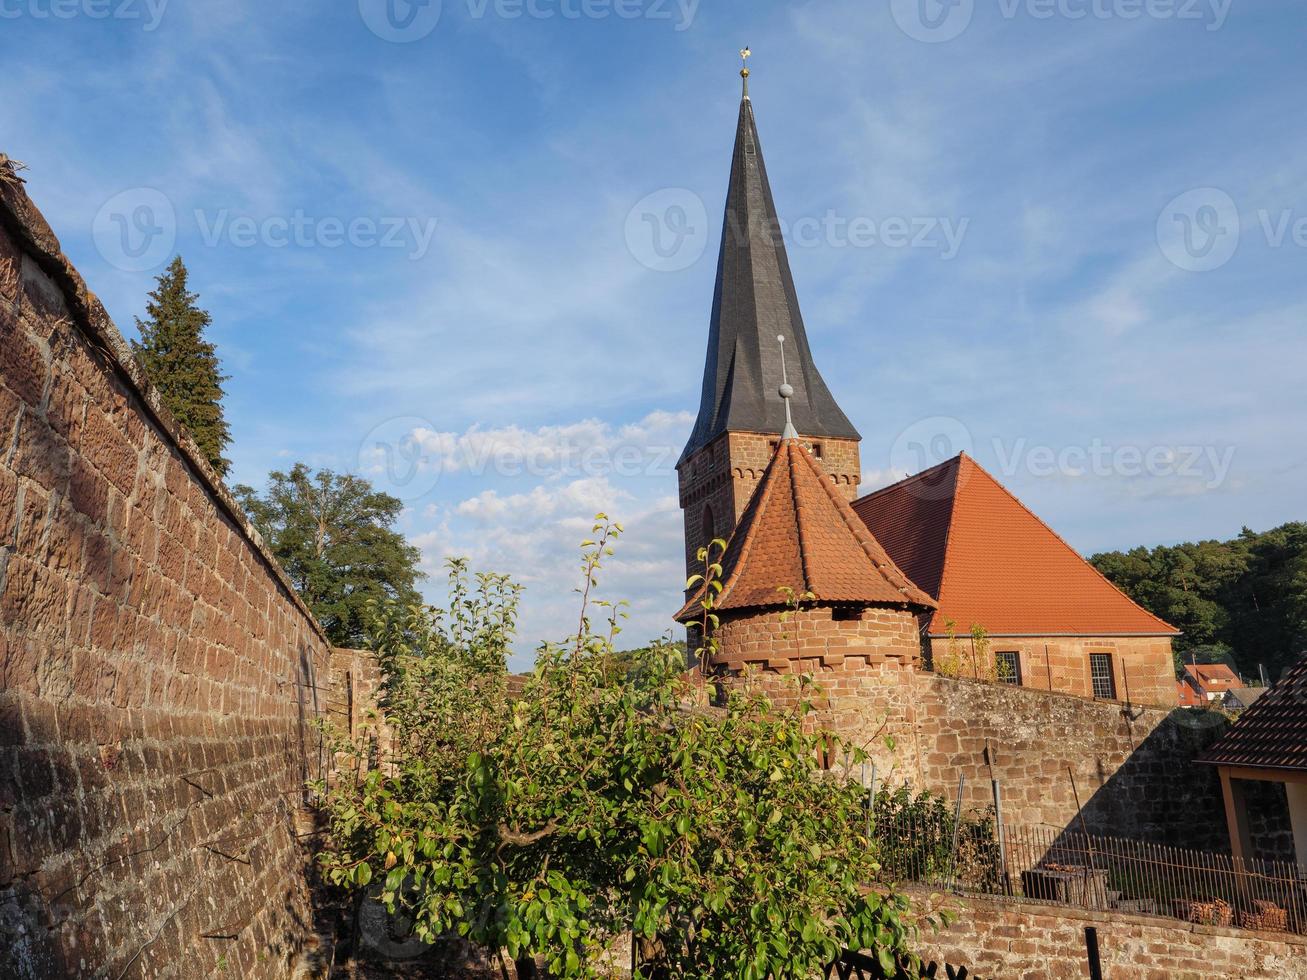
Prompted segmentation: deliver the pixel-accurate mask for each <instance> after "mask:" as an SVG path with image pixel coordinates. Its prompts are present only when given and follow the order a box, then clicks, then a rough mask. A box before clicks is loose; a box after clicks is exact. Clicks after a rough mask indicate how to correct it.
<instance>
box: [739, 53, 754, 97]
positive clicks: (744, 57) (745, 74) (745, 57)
mask: <svg viewBox="0 0 1307 980" xmlns="http://www.w3.org/2000/svg"><path fill="white" fill-rule="evenodd" d="M751 57H753V52H752V51H750V50H749V49H748V47H743V48H741V49H740V77H741V78H743V79H744V97H745V98H746V99H747V98H748V97H749V59H750V58H751Z"/></svg>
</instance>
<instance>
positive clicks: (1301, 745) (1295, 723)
mask: <svg viewBox="0 0 1307 980" xmlns="http://www.w3.org/2000/svg"><path fill="white" fill-rule="evenodd" d="M1199 761H1200V762H1211V763H1215V764H1217V765H1223V766H1248V767H1250V768H1254V769H1298V770H1307V657H1304V658H1302V659H1301V660H1299V661H1298V662H1297V663H1296V664H1294V665H1293V666H1292V667H1290V668H1289V670H1288V671H1286V672H1285V675H1284V676H1283V677H1281V678H1280V681H1279V683H1278V684H1276V685H1275V686H1274V687H1272V688H1271V689H1270V690H1269V691H1267V692H1266V693H1265V694H1263V695H1262V696H1261V697H1259V698H1258V699H1257V700H1256V701H1254V702H1253V704H1252V706H1251V707H1249V708H1248V709H1247V710H1246V711H1245V712H1244V713H1243V714H1242V715H1240V716H1239V719H1238V721H1236V722H1235V723H1234V724H1233V725H1231V726H1230V730H1229V731H1228V732H1226V733H1225V735H1224V736H1223V737H1222V738H1221V739H1219V740H1218V741H1217V742H1216V744H1215V745H1213V746H1212V747H1211V748H1210V749H1208V750H1207V751H1206V752H1205V753H1203V755H1202V756H1201V757H1200V758H1199Z"/></svg>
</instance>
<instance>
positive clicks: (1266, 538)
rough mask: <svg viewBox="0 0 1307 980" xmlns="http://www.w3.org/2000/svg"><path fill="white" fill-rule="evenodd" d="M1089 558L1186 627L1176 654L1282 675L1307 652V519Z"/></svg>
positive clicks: (1181, 659) (1182, 659)
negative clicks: (1218, 537)
mask: <svg viewBox="0 0 1307 980" xmlns="http://www.w3.org/2000/svg"><path fill="white" fill-rule="evenodd" d="M1090 561H1092V562H1093V564H1094V566H1095V567H1096V568H1097V569H1098V570H1099V571H1100V572H1102V573H1103V574H1104V575H1106V576H1107V577H1108V578H1109V579H1111V580H1112V581H1113V582H1114V583H1116V585H1117V586H1118V587H1119V588H1121V589H1122V590H1124V591H1125V592H1126V594H1128V595H1129V596H1130V597H1131V598H1132V599H1134V600H1135V601H1136V602H1138V603H1139V604H1140V605H1141V606H1143V607H1144V608H1145V609H1147V610H1148V611H1149V612H1152V613H1154V614H1155V615H1158V616H1161V617H1162V618H1163V619H1165V620H1166V621H1167V622H1168V623H1171V624H1173V625H1174V626H1175V627H1176V628H1178V629H1181V630H1183V631H1184V635H1183V636H1181V637H1179V638H1178V639H1177V640H1176V644H1175V650H1176V662H1177V667H1178V665H1179V664H1180V663H1188V662H1190V660H1191V659H1192V660H1196V661H1197V662H1199V663H1215V662H1219V661H1222V660H1225V659H1227V658H1232V659H1233V661H1234V666H1236V667H1237V668H1238V670H1239V671H1240V672H1241V673H1242V674H1244V676H1246V677H1248V678H1250V679H1255V678H1257V676H1258V666H1259V665H1265V667H1266V670H1267V672H1268V674H1269V676H1270V678H1271V679H1275V678H1277V677H1279V675H1280V673H1281V671H1283V670H1284V668H1285V667H1286V666H1288V665H1289V664H1290V663H1292V662H1293V661H1295V660H1297V659H1298V657H1300V656H1302V655H1303V654H1304V653H1307V523H1303V522H1300V521H1295V522H1292V523H1289V524H1285V525H1283V526H1281V527H1277V528H1275V529H1273V530H1270V531H1264V532H1261V533H1258V532H1255V531H1250V530H1249V529H1248V528H1244V529H1243V531H1241V532H1240V534H1239V536H1238V537H1236V538H1234V539H1232V540H1230V541H1199V542H1196V543H1186V544H1177V545H1170V546H1163V547H1157V548H1151V549H1150V548H1134V549H1132V550H1131V551H1126V552H1121V551H1110V552H1106V553H1104V554H1099V555H1094V556H1093V558H1091V559H1090Z"/></svg>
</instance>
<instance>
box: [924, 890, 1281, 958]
mask: <svg viewBox="0 0 1307 980" xmlns="http://www.w3.org/2000/svg"><path fill="white" fill-rule="evenodd" d="M903 891H904V893H905V894H907V895H908V896H909V897H914V898H917V899H926V898H928V897H933V898H934V899H935V900H936V901H935V903H934V904H936V905H939V904H941V903H940V902H939V901H938V900H939V899H940V898H941V897H943V898H944V899H945V900H946V901H947V902H949V903H956V905H957V906H958V907H960V908H961V909H963V911H964V913H965V910H967V909H968V908H970V907H972V906H978V907H980V908H983V909H986V910H991V911H994V912H1008V913H1014V914H1017V915H1038V916H1045V917H1047V918H1054V919H1070V920H1072V921H1075V922H1085V923H1088V924H1090V925H1101V924H1104V923H1107V924H1111V925H1119V926H1143V927H1146V928H1149V929H1165V930H1168V931H1170V932H1176V933H1179V932H1189V933H1193V934H1195V935H1198V936H1220V937H1224V938H1226V939H1244V940H1261V941H1263V942H1272V943H1282V944H1283V945H1285V946H1301V947H1302V949H1303V955H1304V956H1307V936H1300V935H1298V934H1297V933H1293V932H1265V931H1262V930H1260V929H1235V928H1232V927H1227V926H1212V925H1202V924H1200V923H1197V922H1185V921H1184V920H1182V919H1173V918H1171V917H1170V916H1165V915H1141V914H1139V913H1137V912H1110V911H1102V910H1098V909H1081V908H1076V907H1075V906H1072V905H1053V904H1046V903H1043V902H1026V901H1021V900H1019V899H1016V900H1013V899H1000V898H987V897H984V896H974V895H945V896H941V895H940V893H939V892H934V893H932V892H930V890H929V889H925V888H918V887H915V886H908V887H906V888H904V889H903ZM938 935H940V936H946V935H947V930H942V931H941V932H940V933H938Z"/></svg>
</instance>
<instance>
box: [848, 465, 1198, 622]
mask: <svg viewBox="0 0 1307 980" xmlns="http://www.w3.org/2000/svg"><path fill="white" fill-rule="evenodd" d="M853 509H854V511H856V512H857V514H858V516H859V517H860V518H862V520H863V521H865V522H866V524H867V527H868V528H869V529H870V530H871V532H872V534H873V535H874V536H875V537H876V539H877V540H879V541H880V542H881V543H882V544H883V545H884V546H885V548H886V550H887V551H888V552H889V554H890V556H891V557H892V558H893V559H894V561H895V562H897V563H898V565H899V567H900V568H902V569H903V570H904V572H906V573H907V574H908V575H910V576H911V577H912V579H913V581H915V582H917V583H919V584H920V585H921V587H922V588H924V589H925V590H926V591H927V592H929V593H930V594H931V595H932V596H933V597H934V598H935V599H937V600H938V602H939V608H938V609H937V611H936V612H935V615H934V617H933V618H932V620H931V623H930V631H931V633H933V634H936V635H939V634H941V633H943V632H944V631H945V629H946V624H947V623H948V622H949V621H950V620H952V621H953V622H954V623H956V624H957V628H958V629H959V630H962V631H966V630H968V629H970V628H971V627H972V626H973V625H980V626H983V627H984V628H985V629H986V630H987V631H988V632H989V633H990V634H991V635H993V636H1014V635H1029V636H1040V635H1077V636H1112V635H1139V636H1167V635H1175V634H1177V633H1178V630H1176V629H1175V628H1174V627H1172V626H1170V625H1168V624H1167V623H1165V622H1163V621H1162V620H1160V619H1158V618H1157V617H1156V616H1154V615H1153V614H1152V613H1150V612H1148V611H1147V610H1145V609H1144V608H1143V607H1141V606H1139V605H1136V604H1135V603H1134V602H1133V601H1132V600H1131V599H1130V598H1129V597H1128V596H1126V595H1125V593H1123V592H1121V591H1120V590H1119V589H1117V588H1116V587H1115V586H1114V585H1112V583H1111V582H1109V581H1108V580H1107V579H1106V578H1104V577H1103V576H1102V575H1101V574H1100V573H1099V572H1098V570H1097V569H1095V568H1094V567H1093V566H1092V565H1090V564H1089V562H1087V561H1085V560H1084V559H1083V558H1082V557H1081V556H1080V555H1079V554H1077V553H1076V551H1075V550H1074V549H1073V548H1072V547H1071V546H1070V545H1068V544H1067V543H1066V542H1065V541H1063V540H1062V539H1061V538H1060V537H1058V535H1057V534H1056V533H1055V532H1054V531H1053V530H1052V529H1051V528H1049V526H1048V525H1047V524H1045V523H1044V522H1043V521H1041V520H1040V519H1039V518H1038V517H1036V516H1035V515H1034V514H1033V513H1031V512H1030V511H1029V510H1028V509H1027V508H1026V507H1025V505H1024V504H1022V503H1021V501H1019V500H1018V499H1017V498H1016V497H1014V496H1013V495H1012V494H1011V493H1010V492H1009V491H1008V490H1007V489H1006V488H1005V487H1004V486H1003V485H1002V484H1000V483H999V482H998V481H997V480H995V479H994V478H993V477H992V476H990V475H989V474H988V473H986V472H985V470H984V469H982V468H981V467H980V465H979V464H978V463H976V461H975V460H973V459H972V458H971V457H970V456H967V455H966V454H963V455H961V456H957V457H955V458H953V459H951V460H949V461H947V462H945V463H942V464H940V465H939V466H936V467H933V468H931V469H929V470H926V471H924V472H922V473H918V474H917V475H916V476H913V477H909V478H908V479H906V480H903V481H901V482H900V483H896V484H894V485H893V486H890V487H886V488H884V489H883V490H877V491H876V492H875V493H871V494H868V495H867V496H865V497H863V498H862V499H861V500H859V501H857V502H856V503H854V505H853Z"/></svg>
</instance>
